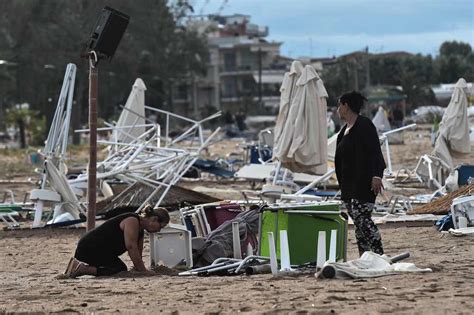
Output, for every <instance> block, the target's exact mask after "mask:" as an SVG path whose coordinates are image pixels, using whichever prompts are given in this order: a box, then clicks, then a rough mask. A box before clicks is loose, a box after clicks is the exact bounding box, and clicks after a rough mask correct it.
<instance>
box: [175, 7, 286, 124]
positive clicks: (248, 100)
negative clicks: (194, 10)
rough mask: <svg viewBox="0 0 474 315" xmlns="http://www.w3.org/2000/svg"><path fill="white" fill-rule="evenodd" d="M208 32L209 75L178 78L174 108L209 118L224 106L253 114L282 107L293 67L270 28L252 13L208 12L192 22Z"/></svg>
mask: <svg viewBox="0 0 474 315" xmlns="http://www.w3.org/2000/svg"><path fill="white" fill-rule="evenodd" d="M188 27H191V28H193V29H195V30H197V31H198V32H200V33H201V34H207V39H208V46H209V59H208V60H207V72H206V75H205V76H204V77H195V78H190V79H189V80H186V81H183V82H180V83H177V84H176V85H175V86H174V89H173V97H172V101H173V107H174V108H176V109H177V110H178V109H181V110H179V111H180V112H182V111H184V112H187V114H191V113H192V114H193V116H195V117H203V116H204V115H205V114H207V111H212V110H222V111H230V112H233V113H237V112H239V111H242V112H246V113H249V114H263V113H275V112H277V111H278V105H279V97H280V86H281V83H282V80H283V75H284V73H285V71H287V69H288V67H289V63H290V62H289V61H288V60H286V59H287V58H284V57H280V46H281V44H282V43H281V42H269V41H267V40H266V39H265V38H266V37H267V36H268V27H266V26H259V25H256V24H252V23H250V16H248V15H241V14H235V15H231V16H206V17H203V18H199V19H194V20H192V21H190V22H189V23H188Z"/></svg>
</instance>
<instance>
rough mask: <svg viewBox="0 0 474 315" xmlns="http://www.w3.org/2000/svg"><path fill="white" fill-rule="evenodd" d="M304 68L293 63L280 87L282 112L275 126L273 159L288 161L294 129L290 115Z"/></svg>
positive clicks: (280, 111)
mask: <svg viewBox="0 0 474 315" xmlns="http://www.w3.org/2000/svg"><path fill="white" fill-rule="evenodd" d="M303 68H304V67H303V64H302V63H301V62H300V61H298V60H295V61H293V63H292V64H291V68H290V71H289V72H286V73H285V75H284V77H283V83H282V85H281V87H280V93H281V96H280V110H279V113H278V117H277V120H276V124H275V131H274V134H275V137H274V145H273V157H275V158H277V159H278V160H279V161H284V160H286V154H287V152H288V150H289V148H290V144H291V136H289V135H290V132H291V131H292V129H293V125H292V123H290V122H288V114H289V111H290V105H291V100H292V98H293V96H294V94H295V88H296V82H297V81H298V79H299V77H300V76H301V72H302V71H303Z"/></svg>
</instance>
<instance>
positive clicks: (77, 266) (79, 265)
mask: <svg viewBox="0 0 474 315" xmlns="http://www.w3.org/2000/svg"><path fill="white" fill-rule="evenodd" d="M88 267H89V266H88V265H86V264H85V263H83V262H81V261H79V260H77V259H76V258H74V257H73V258H71V260H70V261H69V264H68V266H67V269H66V272H65V274H66V275H67V276H68V277H69V278H77V277H80V276H84V275H88V274H90V273H89V272H88Z"/></svg>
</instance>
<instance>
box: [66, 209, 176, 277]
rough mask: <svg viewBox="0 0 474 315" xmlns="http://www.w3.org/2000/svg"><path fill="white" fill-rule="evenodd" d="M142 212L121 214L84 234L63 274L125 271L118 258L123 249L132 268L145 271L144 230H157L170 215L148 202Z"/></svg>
mask: <svg viewBox="0 0 474 315" xmlns="http://www.w3.org/2000/svg"><path fill="white" fill-rule="evenodd" d="M142 213H143V214H142V215H141V216H139V215H138V214H136V213H124V214H120V215H118V216H116V217H114V218H112V219H109V220H107V221H106V222H105V223H103V224H102V225H99V226H98V227H96V228H95V229H93V230H90V231H89V232H87V233H86V234H84V235H83V236H82V237H81V239H80V240H79V243H78V244H77V249H76V253H75V254H74V257H73V258H71V260H70V261H69V264H68V266H67V269H66V272H65V274H66V275H67V276H68V277H70V278H76V277H79V276H83V275H93V276H98V277H99V276H110V275H113V274H116V273H118V272H120V271H126V270H127V266H126V265H125V263H124V262H123V261H122V260H121V259H120V258H119V256H120V255H122V254H123V253H125V252H128V255H129V256H130V259H131V260H132V262H133V266H134V268H135V270H137V271H141V272H145V271H147V269H146V268H145V264H144V263H143V259H142V252H143V234H144V230H146V231H147V232H149V233H155V232H159V231H160V230H161V229H162V228H163V227H165V226H166V225H167V224H168V223H169V221H170V216H169V214H168V211H167V210H166V209H164V208H155V209H153V208H152V207H151V206H146V207H145V208H144V209H143V212H142Z"/></svg>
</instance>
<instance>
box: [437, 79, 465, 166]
mask: <svg viewBox="0 0 474 315" xmlns="http://www.w3.org/2000/svg"><path fill="white" fill-rule="evenodd" d="M466 89H467V83H466V80H464V79H463V78H461V79H459V80H458V82H457V83H456V86H455V88H454V92H453V95H452V96H451V101H450V102H449V105H448V107H447V108H446V111H445V112H444V114H443V118H442V119H441V123H440V124H439V131H438V137H437V138H436V142H435V148H434V150H433V152H432V153H431V154H432V155H435V156H437V157H439V158H441V159H442V160H443V161H445V162H446V163H447V164H448V165H449V166H450V167H451V168H453V167H454V165H453V159H452V157H451V152H458V153H470V152H471V145H470V142H469V123H468V115H467V105H468V102H467V94H466Z"/></svg>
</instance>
